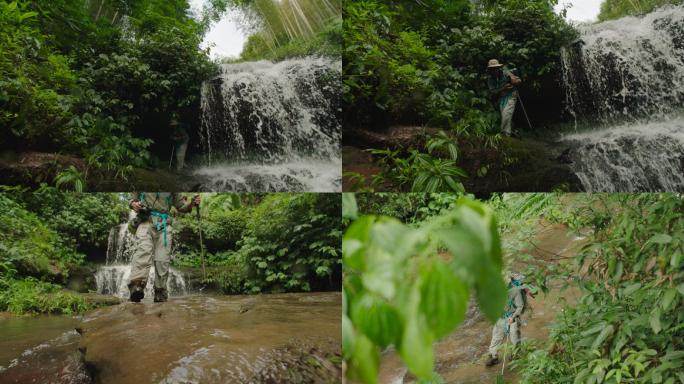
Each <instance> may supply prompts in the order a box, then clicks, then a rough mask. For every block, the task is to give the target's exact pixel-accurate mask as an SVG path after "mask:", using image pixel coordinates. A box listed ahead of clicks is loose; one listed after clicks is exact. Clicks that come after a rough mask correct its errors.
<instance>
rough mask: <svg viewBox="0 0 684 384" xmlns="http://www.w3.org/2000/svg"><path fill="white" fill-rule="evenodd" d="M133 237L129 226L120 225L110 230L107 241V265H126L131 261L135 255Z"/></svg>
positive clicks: (125, 224)
mask: <svg viewBox="0 0 684 384" xmlns="http://www.w3.org/2000/svg"><path fill="white" fill-rule="evenodd" d="M132 236H133V235H132V234H131V233H130V232H129V231H128V224H127V223H123V224H119V225H117V226H115V227H112V229H110V230H109V240H108V241H107V264H116V263H124V262H127V261H130V260H131V255H132V253H133V247H132V246H131V245H132V244H133V243H132V242H131V241H130V237H132Z"/></svg>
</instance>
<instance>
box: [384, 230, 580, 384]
mask: <svg viewBox="0 0 684 384" xmlns="http://www.w3.org/2000/svg"><path fill="white" fill-rule="evenodd" d="M533 243H534V244H535V247H534V248H532V249H529V250H528V251H527V252H528V253H529V254H530V255H532V256H533V257H534V261H532V263H549V262H550V263H557V262H559V259H561V258H565V257H572V256H573V255H575V254H576V253H577V252H578V251H579V250H580V248H581V246H582V245H583V244H584V241H583V238H582V237H578V236H576V235H575V234H573V233H571V231H570V230H569V229H568V228H567V227H565V226H563V225H559V224H550V223H546V222H540V223H539V224H538V227H537V231H536V233H535V235H534V238H533ZM527 264H528V263H523V262H516V263H514V264H513V266H512V270H516V271H524V270H525V268H526V267H527ZM562 285H563V282H562V281H552V282H551V284H549V293H548V294H546V295H545V294H543V293H539V294H538V295H537V296H536V298H535V299H531V300H530V301H529V305H530V309H529V311H528V312H526V313H525V314H524V316H523V327H522V331H521V334H522V337H523V340H530V339H536V340H540V341H544V340H546V339H547V338H548V337H549V334H550V326H551V325H552V324H553V322H554V320H555V318H556V316H557V314H558V313H559V311H561V310H562V307H563V305H565V303H568V304H569V305H572V304H573V303H574V302H575V301H576V300H577V299H578V298H579V296H580V292H579V290H578V289H577V288H575V287H569V288H567V289H565V290H561V287H562ZM492 326H493V325H492V324H491V323H490V322H489V321H488V320H487V319H486V318H485V317H484V316H483V315H482V314H481V313H480V311H479V309H478V308H477V304H476V302H475V301H474V300H472V301H471V303H470V305H469V306H468V312H467V314H466V319H465V320H464V322H463V323H462V324H461V325H460V326H459V327H458V329H457V330H456V331H455V332H454V333H452V334H451V335H449V336H448V337H446V338H444V339H443V340H441V341H439V342H437V343H435V363H436V364H435V371H436V372H437V373H438V374H439V375H440V376H441V377H442V378H443V379H444V382H445V383H448V384H480V383H494V382H495V381H496V377H497V376H498V375H500V374H501V368H502V365H501V364H498V365H495V366H493V367H490V368H487V367H485V365H484V362H485V360H486V353H487V349H488V348H489V342H490V340H491V336H492ZM501 357H502V356H500V358H501ZM509 363H510V358H509V359H508V361H507V363H506V367H509ZM504 378H505V379H506V380H507V382H513V383H515V382H517V379H518V378H517V375H516V373H515V372H514V371H513V370H510V369H508V368H506V369H505V372H504ZM380 383H382V384H409V383H416V378H415V377H414V376H413V375H411V374H410V373H409V372H408V370H407V368H406V367H405V366H404V364H403V363H402V362H401V359H400V358H399V355H398V354H397V353H396V352H395V351H394V350H387V351H385V353H384V354H383V356H382V362H381V366H380Z"/></svg>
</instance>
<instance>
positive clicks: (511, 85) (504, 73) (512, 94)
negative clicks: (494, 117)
mask: <svg viewBox="0 0 684 384" xmlns="http://www.w3.org/2000/svg"><path fill="white" fill-rule="evenodd" d="M487 72H488V73H489V80H488V84H487V85H488V86H489V92H490V94H491V95H492V96H494V97H496V98H497V101H498V107H499V111H500V112H501V132H503V133H504V134H505V135H507V136H510V135H511V134H512V133H513V114H514V113H515V105H516V103H517V102H518V91H517V90H516V89H515V87H516V86H518V85H520V84H522V80H520V78H519V77H518V76H516V75H515V74H513V72H511V71H509V70H507V69H506V68H505V67H504V65H503V64H501V63H499V60H497V59H492V60H489V63H487Z"/></svg>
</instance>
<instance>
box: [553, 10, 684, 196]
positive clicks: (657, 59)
mask: <svg viewBox="0 0 684 384" xmlns="http://www.w3.org/2000/svg"><path fill="white" fill-rule="evenodd" d="M579 30H580V34H581V37H580V40H578V41H577V42H576V43H575V44H572V45H570V46H568V47H566V48H564V49H563V50H562V52H561V53H562V63H563V82H564V88H565V90H566V106H567V111H568V114H569V115H570V117H571V119H572V120H573V121H574V124H575V129H576V132H575V133H570V134H566V135H565V136H564V137H563V138H562V141H563V142H564V144H569V145H570V147H571V151H570V157H571V160H572V163H573V165H572V167H573V170H574V172H575V173H576V175H577V176H578V177H579V179H580V180H581V182H582V185H583V187H584V189H585V190H587V191H590V192H617V191H620V192H628V191H633V192H645V191H682V190H684V118H683V117H682V113H683V111H682V106H683V105H684V6H677V7H673V6H668V7H663V8H660V9H658V10H656V11H654V12H652V13H649V14H647V15H645V16H641V17H625V18H622V19H619V20H613V21H607V22H603V23H598V24H592V25H581V26H579Z"/></svg>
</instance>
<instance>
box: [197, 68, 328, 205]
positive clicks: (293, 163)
mask: <svg viewBox="0 0 684 384" xmlns="http://www.w3.org/2000/svg"><path fill="white" fill-rule="evenodd" d="M341 72H342V65H341V62H340V60H333V59H328V58H321V57H307V58H300V59H292V60H286V61H282V62H279V63H271V62H267V61H259V62H247V63H239V64H224V65H222V68H221V75H220V76H218V77H217V78H216V79H214V80H211V81H207V82H205V83H204V84H203V85H202V129H201V144H202V148H203V150H204V152H205V155H206V157H207V159H208V165H206V166H204V167H201V168H199V169H197V170H196V171H195V174H196V175H197V176H200V177H201V178H203V179H206V180H207V182H206V183H205V184H204V185H203V188H204V189H209V190H226V189H230V190H233V191H241V192H247V191H316V192H337V191H340V190H341V185H342V184H341V177H342V176H341V172H342V171H341V169H342V168H341V163H342V162H341V153H340V145H341V137H342V132H341V123H340V114H341V106H340V100H339V97H340V95H339V92H340V78H341Z"/></svg>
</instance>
